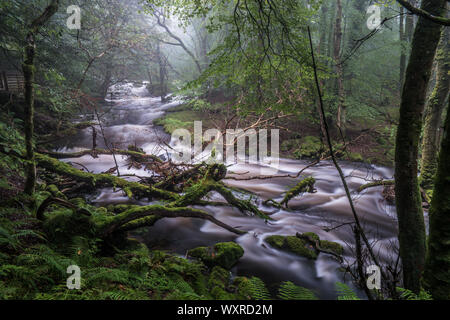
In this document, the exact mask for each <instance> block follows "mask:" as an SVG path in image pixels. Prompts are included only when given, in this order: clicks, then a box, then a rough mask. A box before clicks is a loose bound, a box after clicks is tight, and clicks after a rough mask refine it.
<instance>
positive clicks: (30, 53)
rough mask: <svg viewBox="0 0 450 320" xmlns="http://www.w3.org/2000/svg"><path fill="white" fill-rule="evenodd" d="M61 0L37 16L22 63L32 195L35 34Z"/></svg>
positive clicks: (29, 191)
mask: <svg viewBox="0 0 450 320" xmlns="http://www.w3.org/2000/svg"><path fill="white" fill-rule="evenodd" d="M58 6H59V0H53V1H52V2H51V3H50V5H49V6H48V7H47V8H46V9H45V10H44V12H43V13H42V14H41V15H40V16H39V17H38V18H36V19H35V20H34V21H33V22H32V23H31V26H30V30H29V31H28V34H27V37H26V46H25V56H24V61H23V64H22V70H23V74H24V81H25V83H24V88H25V119H24V120H25V121H24V130H25V147H26V151H27V154H26V160H27V164H26V169H25V170H26V181H25V189H24V192H25V193H26V194H29V195H32V194H33V193H34V191H35V185H36V163H35V159H34V147H33V134H34V122H33V117H34V74H35V66H34V58H35V53H36V44H35V39H34V36H35V34H36V33H38V31H39V29H40V28H41V27H42V26H43V25H44V24H45V23H47V21H48V20H50V18H51V17H52V16H53V15H54V14H55V13H56V11H58Z"/></svg>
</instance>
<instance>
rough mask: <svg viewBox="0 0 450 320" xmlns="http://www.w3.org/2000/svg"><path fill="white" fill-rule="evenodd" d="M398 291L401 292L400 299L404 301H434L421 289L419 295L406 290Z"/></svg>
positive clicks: (399, 289)
mask: <svg viewBox="0 0 450 320" xmlns="http://www.w3.org/2000/svg"><path fill="white" fill-rule="evenodd" d="M397 291H398V292H400V299H402V300H433V298H432V296H431V295H430V294H429V293H428V292H427V291H425V290H424V289H423V288H421V290H420V293H419V294H415V293H414V292H412V291H411V290H408V289H404V288H397Z"/></svg>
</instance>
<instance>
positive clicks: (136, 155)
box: [39, 149, 163, 163]
mask: <svg viewBox="0 0 450 320" xmlns="http://www.w3.org/2000/svg"><path fill="white" fill-rule="evenodd" d="M39 153H42V154H46V155H48V156H50V157H52V158H55V159H71V158H80V157H83V156H86V155H90V156H92V157H93V158H96V157H97V156H98V155H113V153H114V154H120V155H124V156H130V157H132V158H133V159H135V160H137V161H139V162H148V161H154V162H158V163H162V162H163V161H162V160H161V159H160V158H158V157H157V156H155V155H151V154H145V153H140V152H136V151H131V150H120V149H112V150H106V149H95V150H83V151H79V152H73V153H59V152H51V151H46V150H39Z"/></svg>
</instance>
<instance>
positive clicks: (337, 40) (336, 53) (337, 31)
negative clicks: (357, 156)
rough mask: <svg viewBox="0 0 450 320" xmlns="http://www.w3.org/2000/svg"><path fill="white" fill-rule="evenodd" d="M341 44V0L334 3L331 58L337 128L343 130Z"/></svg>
mask: <svg viewBox="0 0 450 320" xmlns="http://www.w3.org/2000/svg"><path fill="white" fill-rule="evenodd" d="M341 43H342V3H341V0H337V1H336V23H335V27H334V50H333V58H334V63H335V64H336V75H337V94H338V112H337V126H338V127H339V128H340V129H341V130H343V127H344V125H345V105H344V103H345V101H344V100H345V92H344V79H343V67H342V64H341Z"/></svg>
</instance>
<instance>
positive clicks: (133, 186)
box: [36, 154, 180, 200]
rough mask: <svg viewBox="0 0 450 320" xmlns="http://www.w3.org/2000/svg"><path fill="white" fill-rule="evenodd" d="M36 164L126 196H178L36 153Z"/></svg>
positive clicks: (170, 198)
mask: <svg viewBox="0 0 450 320" xmlns="http://www.w3.org/2000/svg"><path fill="white" fill-rule="evenodd" d="M36 161H37V163H38V166H39V167H41V168H45V169H47V170H49V171H52V172H55V173H58V174H60V175H63V176H67V177H70V178H72V179H75V180H77V181H82V182H86V183H89V184H90V185H92V186H93V187H97V188H99V187H113V188H120V189H122V190H124V192H125V193H126V194H127V196H128V197H130V198H132V197H135V198H144V197H148V198H153V197H154V198H159V199H165V200H177V199H178V198H179V197H180V196H179V195H178V194H176V193H173V192H170V191H165V190H161V189H158V188H154V187H151V186H146V185H143V184H141V183H138V182H131V181H127V180H124V179H122V178H118V177H116V176H113V175H109V174H93V173H88V172H84V171H81V170H78V169H76V168H74V167H72V166H71V165H69V164H67V163H64V162H61V161H59V160H56V159H54V158H52V157H49V156H46V155H43V154H36Z"/></svg>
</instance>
